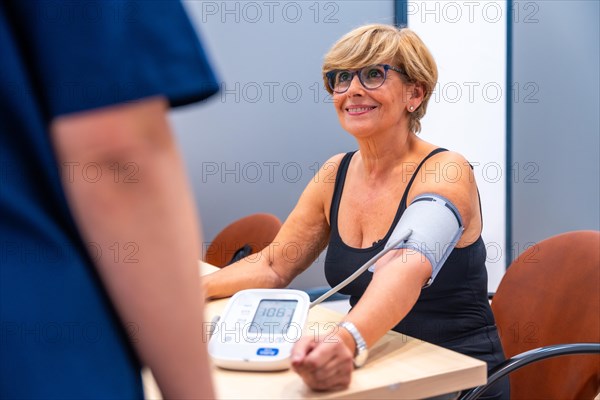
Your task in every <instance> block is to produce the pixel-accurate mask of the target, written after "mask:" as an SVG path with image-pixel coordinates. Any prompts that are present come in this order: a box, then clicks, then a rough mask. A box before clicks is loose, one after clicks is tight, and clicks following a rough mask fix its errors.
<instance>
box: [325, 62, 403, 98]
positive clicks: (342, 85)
mask: <svg viewBox="0 0 600 400" xmlns="http://www.w3.org/2000/svg"><path fill="white" fill-rule="evenodd" d="M389 69H391V70H392V71H396V72H398V73H400V74H402V75H406V72H404V70H401V69H399V68H396V67H392V66H391V65H388V64H376V65H369V66H367V67H363V68H360V69H355V70H349V69H334V70H333V71H329V72H327V73H326V74H325V77H326V78H327V84H328V85H329V88H330V89H331V90H332V91H334V92H335V93H338V94H341V93H345V92H346V91H348V88H350V84H351V83H352V79H354V75H358V80H359V81H360V83H361V84H362V85H363V87H364V88H365V89H368V90H373V89H377V88H378V87H380V86H381V85H383V83H384V82H385V78H387V72H388V70H389Z"/></svg>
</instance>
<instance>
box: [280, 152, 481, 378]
mask: <svg viewBox="0 0 600 400" xmlns="http://www.w3.org/2000/svg"><path fill="white" fill-rule="evenodd" d="M434 163H436V164H434ZM427 164H429V165H427ZM449 166H451V167H452V168H454V170H456V171H457V172H456V173H455V174H453V175H452V176H444V175H443V174H442V173H441V172H440V173H435V174H434V173H432V172H431V171H449V170H450V168H449ZM422 171H425V172H420V174H421V176H418V177H417V179H415V185H414V186H413V188H412V189H411V191H410V192H409V196H408V204H410V202H411V201H412V199H414V198H415V197H417V196H419V195H420V194H424V193H435V194H438V195H440V196H443V197H445V198H446V199H448V200H450V202H452V204H454V205H455V206H456V208H457V209H458V211H459V213H460V214H461V218H462V221H463V225H464V228H465V230H464V232H463V235H462V236H461V238H459V241H458V243H457V245H456V247H464V246H466V245H468V244H470V243H472V242H473V241H475V240H476V239H477V237H478V236H479V234H480V231H481V223H480V219H479V217H477V218H473V215H477V216H478V215H479V212H477V211H479V201H478V195H477V187H476V185H475V180H474V177H473V173H472V170H471V168H470V165H469V163H468V162H467V161H466V160H465V159H464V158H463V157H462V156H460V155H458V154H456V153H451V152H444V153H440V154H438V155H437V156H435V157H432V158H431V159H430V160H428V162H427V163H426V164H425V165H424V166H423V168H422ZM431 274H432V265H431V262H430V261H429V260H428V258H427V257H425V256H424V255H423V254H421V253H419V252H417V251H415V250H412V249H400V250H393V251H390V252H389V253H388V254H387V255H386V256H384V257H383V258H382V259H381V260H380V261H379V262H378V263H377V267H376V268H375V272H374V274H373V279H372V280H371V283H370V284H369V286H368V288H367V290H366V291H365V293H364V295H363V296H362V297H361V299H360V301H359V302H358V303H357V304H356V306H355V307H354V308H353V309H352V311H351V312H350V313H349V314H348V315H347V316H346V318H344V321H349V322H352V323H353V324H354V326H355V327H356V328H357V330H358V331H359V332H360V334H361V336H362V337H363V339H364V340H365V342H366V344H367V347H371V346H373V345H374V344H375V343H376V342H377V341H378V340H379V339H380V338H381V337H383V335H385V334H386V333H387V332H388V331H389V330H390V329H392V328H393V327H394V326H396V325H397V324H398V323H399V322H400V321H401V320H402V319H403V318H404V317H405V316H406V315H407V314H408V313H409V312H410V310H411V309H412V307H413V306H414V304H415V303H416V302H417V299H418V298H419V295H420V293H421V289H422V288H423V286H424V285H425V284H426V283H427V281H428V280H429V278H430V277H431ZM330 339H331V337H330ZM355 348H356V343H355V341H354V338H353V337H352V335H351V334H350V333H349V332H348V331H347V330H346V329H344V328H339V329H338V330H337V332H336V333H335V335H334V336H333V340H328V341H327V342H324V341H323V337H305V338H302V339H301V340H300V341H299V342H298V343H297V344H296V346H295V348H294V354H293V357H292V366H293V368H294V369H295V370H296V372H298V373H299V374H300V375H301V376H302V378H303V379H304V381H305V382H306V384H307V385H308V386H310V387H311V388H312V389H315V390H331V389H343V388H345V387H347V386H348V385H349V384H350V378H351V372H352V370H353V357H354V351H355Z"/></svg>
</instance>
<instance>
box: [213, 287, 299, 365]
mask: <svg viewBox="0 0 600 400" xmlns="http://www.w3.org/2000/svg"><path fill="white" fill-rule="evenodd" d="M309 307H310V300H309V297H308V295H307V294H306V293H305V292H302V291H299V290H292V289H248V290H242V291H240V292H238V293H236V294H235V295H234V296H233V297H232V298H231V299H230V300H229V302H228V303H227V305H226V307H225V310H224V311H223V315H221V317H220V319H219V321H218V322H216V323H215V325H214V327H213V334H212V336H211V338H210V341H209V343H208V352H209V354H210V356H211V357H212V359H213V361H214V363H215V364H216V365H217V366H219V367H221V368H226V369H235V370H252V371H276V370H284V369H287V368H289V367H290V357H291V351H292V347H293V346H294V343H296V341H298V340H299V339H300V337H301V336H302V330H303V329H304V325H305V324H306V318H307V316H308V309H309Z"/></svg>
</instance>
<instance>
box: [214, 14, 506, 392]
mask: <svg viewBox="0 0 600 400" xmlns="http://www.w3.org/2000/svg"><path fill="white" fill-rule="evenodd" d="M323 80H324V82H325V86H326V88H327V90H328V91H329V92H330V93H331V94H332V95H333V103H334V108H335V110H336V112H337V115H338V118H339V121H340V124H341V126H342V127H343V128H344V129H345V130H346V131H347V132H348V133H349V134H350V135H351V136H352V137H354V139H355V140H356V143H357V146H358V150H357V151H354V152H350V153H347V154H338V155H336V156H333V157H332V158H330V159H329V162H327V163H326V165H327V169H325V168H323V169H322V170H321V171H320V172H319V174H324V175H326V174H329V173H330V168H331V166H332V165H333V166H335V170H336V179H335V181H331V180H327V179H315V180H313V181H311V182H310V183H309V184H308V186H307V187H306V189H305V191H304V193H303V194H302V196H301V197H300V200H299V201H298V203H297V205H296V207H295V208H294V210H293V211H292V213H291V214H290V216H289V217H288V219H287V220H286V221H285V223H284V224H283V226H282V228H281V230H280V231H279V233H278V235H277V237H276V238H275V239H274V241H273V243H272V245H271V246H269V247H267V248H266V249H265V250H263V252H262V255H263V257H261V258H260V260H261V261H260V262H253V261H252V260H247V259H244V260H241V261H239V262H237V263H235V264H232V265H231V266H229V267H227V268H225V269H223V270H222V271H219V272H217V273H215V274H212V275H209V276H207V277H206V278H207V279H205V281H204V282H205V286H206V290H207V293H208V295H209V296H211V297H221V296H227V295H230V294H232V293H235V292H237V291H239V290H241V289H246V288H258V287H285V286H287V285H288V284H289V283H290V282H291V281H292V279H293V278H295V277H296V276H297V275H299V274H300V273H301V272H302V271H304V270H305V269H306V268H308V266H309V265H311V263H312V262H313V261H314V259H315V258H316V257H317V256H318V255H319V253H320V252H321V251H322V250H323V249H324V248H325V247H327V254H326V257H325V275H326V278H327V280H328V282H329V284H331V285H332V286H336V285H338V284H339V283H340V282H342V281H344V280H345V279H346V278H348V277H349V276H350V275H352V274H353V273H354V272H355V271H356V270H357V269H358V268H359V267H360V266H361V265H363V264H364V263H365V262H366V261H367V260H369V259H371V258H372V257H373V256H375V255H376V254H378V253H379V252H381V251H382V250H383V249H384V246H386V244H387V243H388V242H389V243H392V242H393V240H392V239H391V238H393V237H395V236H394V235H395V232H396V230H397V229H400V231H402V230H405V229H407V228H409V229H410V230H411V231H412V232H413V234H412V236H411V238H410V239H409V240H407V241H406V242H405V243H402V244H401V245H400V246H399V247H397V248H395V250H393V251H391V252H390V253H388V255H386V256H385V257H384V258H382V259H380V260H379V261H378V263H377V265H376V267H375V268H374V270H373V271H371V270H369V271H367V272H365V273H363V274H362V275H360V276H358V278H357V279H356V280H355V281H353V282H352V283H350V284H349V285H348V286H346V287H345V288H344V289H342V290H341V293H343V294H347V295H350V305H351V306H352V309H351V311H350V312H349V314H348V315H347V316H346V317H345V318H344V321H343V322H342V323H341V324H340V329H338V330H337V331H336V332H335V335H334V337H333V338H332V337H329V338H328V339H333V340H325V339H326V337H318V336H317V337H309V336H306V337H303V338H302V339H301V340H300V341H298V342H297V344H296V345H295V347H294V350H293V353H292V367H293V368H294V370H295V371H296V372H297V373H298V374H299V375H300V376H301V377H302V379H303V380H304V382H305V383H306V384H307V385H308V386H310V387H311V388H312V389H315V390H332V389H340V388H344V387H347V386H348V385H349V383H350V379H351V375H352V374H351V373H352V370H353V368H354V367H360V366H362V365H363V364H364V362H365V361H366V359H367V355H368V348H369V347H371V346H372V345H373V344H374V343H376V342H377V341H378V340H379V339H380V338H381V337H382V336H383V335H385V333H386V332H387V331H388V330H390V329H393V330H395V331H397V332H400V333H403V334H406V335H409V336H412V337H416V338H419V339H422V340H425V341H428V342H431V343H434V344H438V345H440V346H444V347H447V348H450V349H452V350H455V351H458V352H461V353H464V354H467V355H470V356H473V357H476V358H479V359H481V360H483V361H486V362H487V363H488V367H489V368H492V367H494V366H495V365H497V364H498V363H499V362H500V361H502V360H503V353H502V347H501V344H500V341H499V338H498V333H497V330H496V326H495V323H494V317H493V315H492V312H491V309H490V306H489V304H488V300H487V274H486V268H485V258H486V257H485V244H484V242H483V239H482V238H481V229H482V219H481V210H480V205H479V197H478V190H477V185H476V183H475V179H474V177H473V172H472V169H471V167H470V165H469V163H468V162H467V160H465V158H464V157H462V156H461V155H460V154H457V153H455V152H450V151H447V150H446V149H442V148H439V147H438V146H436V145H434V144H432V143H428V142H426V141H424V140H422V139H421V138H419V137H418V136H417V133H418V132H419V131H421V119H422V118H423V116H424V115H425V112H426V109H427V103H428V101H429V99H430V97H431V94H432V90H433V87H434V86H435V84H436V82H437V67H436V64H435V61H434V60H433V57H432V56H431V54H430V52H429V50H428V49H427V47H426V46H425V45H424V44H423V42H422V41H421V40H420V39H419V37H418V36H417V35H416V34H415V33H414V32H412V31H410V30H408V29H398V28H396V27H393V26H387V25H367V26H363V27H360V28H357V29H355V30H353V31H351V32H350V33H348V34H347V35H345V36H344V37H342V38H341V39H340V40H339V41H338V42H337V43H335V44H334V46H333V48H332V49H331V50H330V51H329V53H328V54H327V55H326V56H325V61H324V65H323ZM448 166H452V167H453V168H457V173H456V174H455V175H454V176H453V177H452V179H449V178H448V177H447V176H445V175H444V174H442V173H440V171H445V170H446V169H447V168H448ZM434 207H437V208H435V209H434ZM444 221H446V222H451V224H453V225H456V222H458V226H459V229H457V230H455V233H452V232H451V233H450V234H448V235H445V233H444V232H443V230H444V228H443V227H444ZM400 231H399V232H400ZM441 238H443V239H441ZM289 243H294V244H295V245H296V246H297V247H298V248H300V249H302V251H301V252H300V253H301V254H299V255H298V256H297V257H294V258H293V259H291V258H290V257H287V256H286V253H285V251H283V249H285V247H286V245H287V244H289ZM424 244H426V245H427V246H426V247H425V246H423V245H424ZM342 328H343V329H342ZM507 385H508V383H507V381H506V382H502V385H501V387H498V388H496V392H495V393H494V394H493V397H491V398H494V399H502V398H508V386H507Z"/></svg>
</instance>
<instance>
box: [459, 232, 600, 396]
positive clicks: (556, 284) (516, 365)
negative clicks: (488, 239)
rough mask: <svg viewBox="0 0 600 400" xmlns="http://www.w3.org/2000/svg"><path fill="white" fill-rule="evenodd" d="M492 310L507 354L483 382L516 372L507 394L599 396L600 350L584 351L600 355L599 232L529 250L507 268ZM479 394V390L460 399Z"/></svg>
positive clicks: (574, 234) (559, 238) (556, 238)
mask: <svg viewBox="0 0 600 400" xmlns="http://www.w3.org/2000/svg"><path fill="white" fill-rule="evenodd" d="M492 310H493V311H494V317H495V318H496V324H497V325H498V328H499V330H500V339H501V341H502V346H503V347H504V352H505V355H506V357H507V358H511V359H509V360H507V361H506V362H505V363H504V364H503V365H501V366H499V368H497V369H496V370H495V371H494V373H493V374H490V377H489V379H488V385H489V384H491V383H492V382H491V381H492V380H497V379H499V378H500V377H502V376H504V375H506V374H507V373H510V372H511V371H513V370H515V371H514V372H512V373H511V374H510V384H511V399H560V400H566V399H578V400H579V399H593V398H594V397H595V396H596V395H597V394H598V392H599V390H600V355H595V354H594V355H592V354H586V353H600V232H597V231H577V232H569V233H565V234H561V235H557V236H553V237H551V238H549V239H546V240H544V241H542V242H540V243H538V244H536V245H534V246H532V247H530V248H529V249H527V250H526V251H525V252H523V254H521V255H520V256H519V257H518V258H517V259H516V260H515V261H514V262H513V263H512V264H511V265H510V267H509V268H508V270H507V272H506V274H505V275H504V277H503V279H502V281H501V282H500V285H499V287H498V290H497V292H496V294H495V295H494V298H493V301H492ZM524 352H525V354H523V353H524ZM564 354H567V355H564ZM572 354H578V355H572ZM581 354H586V355H581ZM558 355H562V356H561V357H557V358H555V356H558ZM550 357H552V359H549V358H550ZM539 360H541V361H539ZM534 362H535V363H534ZM528 364H531V365H528ZM525 365H527V366H525ZM473 392H476V393H477V396H474V395H473ZM482 393H483V391H482V389H481V387H480V388H476V389H474V390H473V391H471V392H470V393H467V395H465V396H464V397H463V399H469V400H473V399H476V398H478V396H479V395H481V394H482Z"/></svg>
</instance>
